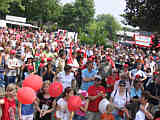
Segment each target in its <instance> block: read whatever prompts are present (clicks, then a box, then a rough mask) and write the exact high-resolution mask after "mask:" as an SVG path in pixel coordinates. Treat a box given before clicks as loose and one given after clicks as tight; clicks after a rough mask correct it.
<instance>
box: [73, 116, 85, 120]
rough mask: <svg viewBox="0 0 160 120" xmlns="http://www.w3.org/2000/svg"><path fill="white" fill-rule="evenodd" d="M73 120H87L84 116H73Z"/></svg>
mask: <svg viewBox="0 0 160 120" xmlns="http://www.w3.org/2000/svg"><path fill="white" fill-rule="evenodd" d="M73 120H87V119H86V117H85V116H79V115H74V117H73Z"/></svg>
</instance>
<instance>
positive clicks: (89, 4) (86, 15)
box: [74, 0, 95, 30]
mask: <svg viewBox="0 0 160 120" xmlns="http://www.w3.org/2000/svg"><path fill="white" fill-rule="evenodd" d="M94 6H95V5H94V0H75V3H74V7H75V12H76V21H77V23H78V24H77V27H78V28H79V27H80V28H81V29H82V30H85V28H86V26H87V25H88V24H89V23H90V22H91V21H92V20H93V17H94V14H95V8H94Z"/></svg>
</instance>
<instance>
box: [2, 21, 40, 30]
mask: <svg viewBox="0 0 160 120" xmlns="http://www.w3.org/2000/svg"><path fill="white" fill-rule="evenodd" d="M7 24H13V25H19V26H25V27H33V28H38V27H37V26H33V25H31V24H27V23H20V22H15V21H8V20H0V27H6V26H7Z"/></svg>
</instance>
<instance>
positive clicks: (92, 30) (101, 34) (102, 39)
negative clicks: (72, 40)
mask: <svg viewBox="0 0 160 120" xmlns="http://www.w3.org/2000/svg"><path fill="white" fill-rule="evenodd" d="M119 30H121V26H120V24H119V23H118V22H117V21H116V20H115V18H114V17H113V16H112V15H109V14H103V15H98V16H97V18H96V19H95V20H94V21H92V22H91V23H90V24H89V25H88V27H86V31H87V32H86V33H85V32H80V40H81V42H82V43H87V44H97V45H105V46H107V45H108V44H107V42H108V38H109V39H110V40H115V39H116V32H117V31H119Z"/></svg>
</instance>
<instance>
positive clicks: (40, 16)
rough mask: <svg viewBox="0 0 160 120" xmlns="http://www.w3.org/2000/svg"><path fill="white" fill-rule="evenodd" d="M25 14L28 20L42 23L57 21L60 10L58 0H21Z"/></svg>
mask: <svg viewBox="0 0 160 120" xmlns="http://www.w3.org/2000/svg"><path fill="white" fill-rule="evenodd" d="M22 1H23V2H22V3H23V5H24V6H25V15H26V17H27V18H28V20H29V21H39V22H41V23H42V24H44V23H47V22H48V21H52V22H53V23H54V22H56V21H57V19H58V16H59V15H60V12H61V6H60V3H59V0H22Z"/></svg>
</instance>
